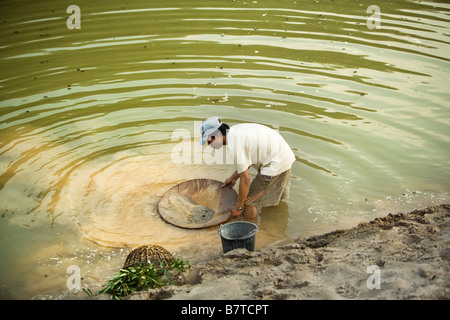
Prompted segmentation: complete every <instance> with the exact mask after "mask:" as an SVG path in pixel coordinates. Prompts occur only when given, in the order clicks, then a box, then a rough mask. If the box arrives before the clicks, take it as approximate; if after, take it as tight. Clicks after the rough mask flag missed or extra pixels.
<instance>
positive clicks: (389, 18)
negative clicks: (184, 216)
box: [0, 0, 450, 299]
mask: <svg viewBox="0 0 450 320" xmlns="http://www.w3.org/2000/svg"><path fill="white" fill-rule="evenodd" d="M77 5H78V6H79V7H80V8H81V18H82V20H81V29H73V30H69V29H68V28H67V26H66V18H67V17H68V16H69V15H70V14H67V13H66V9H67V6H65V5H62V4H61V3H60V2H58V1H52V0H49V1H45V2H44V3H41V2H39V5H36V4H32V3H28V2H27V1H21V2H17V1H14V2H13V1H2V2H1V3H0V17H1V19H0V24H1V29H0V32H1V39H2V43H1V45H0V64H1V70H2V76H1V77H0V217H1V219H0V229H1V233H0V234H1V240H2V245H1V246H0V253H1V254H2V257H3V258H2V260H1V262H0V263H1V270H2V273H1V276H0V286H1V287H0V296H1V297H2V298H25V299H30V298H43V299H59V298H65V297H80V298H83V297H84V294H83V293H81V292H78V293H74V292H72V291H69V290H68V288H67V285H66V280H67V278H68V276H69V275H68V273H67V268H68V267H69V266H71V265H77V266H79V267H80V269H81V274H82V279H83V280H82V285H87V286H90V287H91V288H93V289H95V287H96V286H100V285H101V284H102V283H104V282H105V281H106V280H107V279H109V277H110V276H111V275H112V274H113V273H114V272H115V271H116V270H117V269H118V268H119V267H121V265H122V263H123V261H124V259H125V257H126V254H127V253H128V252H129V251H130V249H131V248H133V247H135V246H138V245H140V244H144V243H154V244H160V245H162V246H164V247H166V248H167V249H169V250H170V251H172V252H175V253H177V254H179V255H181V256H182V257H183V258H185V259H187V260H190V261H192V262H197V261H201V260H203V259H209V258H212V257H217V256H220V254H221V244H220V237H219V236H218V234H217V228H208V229H204V230H183V229H179V228H176V227H173V226H171V225H168V224H166V223H164V222H163V221H162V220H161V219H160V218H159V216H158V214H157V212H156V205H157V202H158V200H159V198H160V197H161V196H162V194H163V193H164V192H165V191H166V190H168V189H169V188H170V187H172V186H173V185H175V184H177V183H180V182H182V181H185V180H188V179H193V178H211V179H217V180H224V179H225V178H226V177H228V176H229V175H230V173H231V172H232V171H233V168H232V167H230V166H229V165H222V164H218V163H212V164H206V163H204V162H205V161H196V159H208V156H210V155H211V152H212V151H211V149H210V148H209V147H206V148H204V149H203V150H202V149H199V148H198V147H196V141H195V137H196V135H197V134H198V133H196V132H195V122H196V121H201V120H202V119H205V118H207V117H209V116H213V115H218V116H219V117H220V118H221V119H222V120H223V121H224V122H227V123H229V124H230V125H234V124H238V123H242V122H257V123H261V124H265V125H267V126H270V127H272V128H274V129H276V130H278V131H279V132H280V134H282V135H283V137H284V138H285V139H286V141H287V142H288V143H289V144H290V146H291V147H292V149H293V151H294V153H295V155H296V159H297V160H296V162H295V163H294V166H293V168H292V181H291V196H290V198H289V199H288V200H287V201H286V202H282V203H281V204H280V205H279V206H278V207H274V208H265V209H263V210H262V213H261V215H260V217H259V218H258V221H257V223H258V224H259V230H260V231H259V232H258V235H257V243H256V245H257V247H258V246H259V247H261V246H266V245H271V244H277V243H281V242H282V241H284V240H286V239H289V238H293V237H298V236H306V235H310V234H315V233H319V232H324V231H330V230H333V229H336V228H342V227H349V226H352V225H355V224H356V223H358V222H359V221H362V220H370V219H372V218H374V217H376V216H382V215H385V214H387V213H389V212H397V211H402V212H405V211H409V210H412V209H417V208H419V207H425V206H428V205H432V204H437V203H442V202H446V201H448V192H449V185H448V181H449V174H448V172H450V171H449V162H448V159H449V157H448V151H447V150H448V149H449V140H450V139H449V138H448V125H449V122H448V119H449V107H448V101H449V98H450V96H449V93H448V89H447V82H448V64H449V59H450V57H449V56H448V52H449V46H448V43H449V34H450V33H449V26H450V24H449V20H450V19H449V13H450V5H448V4H446V3H440V2H423V1H422V2H418V1H406V0H402V1H395V2H393V3H385V2H381V3H379V4H377V5H378V6H379V8H380V11H381V16H380V17H381V20H380V26H381V28H379V29H371V28H369V27H368V25H367V18H368V17H369V16H370V15H369V14H368V13H367V12H366V10H367V7H366V5H363V4H356V3H354V2H352V1H339V2H334V1H331V2H311V1H250V2H243V1H227V2H224V1H216V0H214V1H195V2H194V3H190V2H186V1H171V2H170V3H169V4H168V3H166V2H162V1H151V3H145V2H138V3H125V2H121V1H108V2H107V3H101V4H97V3H95V4H93V3H91V2H87V1H78V2H77ZM176 130H182V131H185V132H186V131H187V132H189V133H190V135H191V137H192V139H191V140H190V141H181V140H178V139H174V138H173V132H175V131H176ZM180 143H185V144H186V143H192V148H191V150H192V158H191V159H192V163H186V164H179V163H174V161H173V158H172V154H171V153H172V151H173V150H174V148H175V147H176V146H177V145H178V146H179V144H180ZM202 152H203V156H202V155H201V154H202ZM253 174H254V173H253Z"/></svg>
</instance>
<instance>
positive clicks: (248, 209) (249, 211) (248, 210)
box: [244, 206, 258, 219]
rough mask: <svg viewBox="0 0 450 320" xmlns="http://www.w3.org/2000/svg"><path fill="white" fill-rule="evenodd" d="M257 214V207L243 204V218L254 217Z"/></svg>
mask: <svg viewBox="0 0 450 320" xmlns="http://www.w3.org/2000/svg"><path fill="white" fill-rule="evenodd" d="M257 215H258V209H257V208H256V207H252V206H245V210H244V218H247V219H255V218H256V216H257Z"/></svg>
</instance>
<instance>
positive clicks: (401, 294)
mask: <svg viewBox="0 0 450 320" xmlns="http://www.w3.org/2000/svg"><path fill="white" fill-rule="evenodd" d="M449 209H450V205H448V204H447V205H441V206H437V207H430V208H427V209H424V210H417V211H414V212H411V213H399V214H389V215H388V216H386V217H384V218H378V219H375V220H373V221H371V222H369V223H361V224H359V225H358V226H356V227H354V228H351V229H348V230H337V231H334V232H331V233H327V234H323V235H319V236H313V237H310V238H306V239H303V238H300V239H297V240H295V241H294V242H292V243H290V244H288V245H284V246H280V247H266V248H262V249H260V250H257V251H254V252H248V251H247V250H245V249H239V250H233V251H231V252H228V253H227V254H225V255H223V257H221V258H218V259H215V260H212V261H207V262H202V263H198V264H196V265H193V266H192V267H191V269H190V270H189V271H188V272H187V273H186V274H185V276H184V284H182V285H180V286H169V287H164V288H160V289H156V290H149V291H148V292H141V293H138V294H135V295H134V296H132V297H131V299H192V300H196V299H222V300H227V299H450V212H449ZM377 281H379V282H377ZM378 283H379V289H377V288H374V287H376V286H377V284H378Z"/></svg>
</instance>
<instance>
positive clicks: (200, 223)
mask: <svg viewBox="0 0 450 320" xmlns="http://www.w3.org/2000/svg"><path fill="white" fill-rule="evenodd" d="M221 185H222V182H220V181H217V180H211V179H193V180H188V181H185V182H182V183H180V184H178V185H176V186H174V187H172V188H170V189H169V190H168V191H167V192H166V193H165V194H164V195H163V197H162V198H161V200H160V201H159V203H158V212H159V214H160V216H161V217H162V218H163V219H164V220H165V221H166V222H168V223H170V224H173V225H175V226H178V227H181V228H188V229H200V228H207V227H211V226H215V225H218V224H221V223H223V222H225V221H227V220H228V219H230V217H231V207H233V206H234V205H236V201H237V198H238V195H237V193H236V191H234V190H233V188H232V187H230V186H226V187H224V188H222V187H221Z"/></svg>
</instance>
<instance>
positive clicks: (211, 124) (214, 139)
mask: <svg viewBox="0 0 450 320" xmlns="http://www.w3.org/2000/svg"><path fill="white" fill-rule="evenodd" d="M228 129H230V127H229V126H228V125H227V124H226V123H222V122H221V121H220V119H219V118H218V117H211V118H208V119H206V120H205V121H203V123H202V127H201V138H200V144H201V145H204V144H205V142H208V145H210V146H211V147H212V148H214V149H219V148H220V147H222V146H223V145H224V144H226V135H227V130H228Z"/></svg>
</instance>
